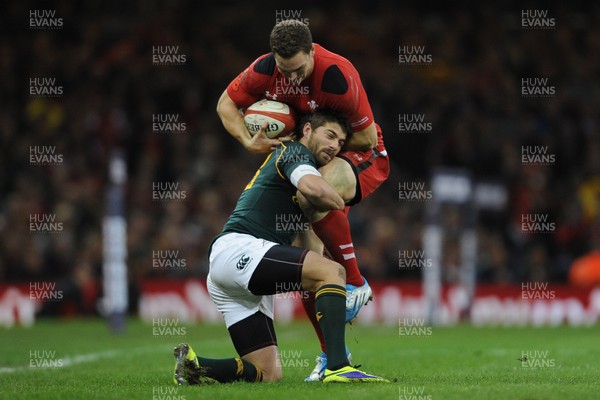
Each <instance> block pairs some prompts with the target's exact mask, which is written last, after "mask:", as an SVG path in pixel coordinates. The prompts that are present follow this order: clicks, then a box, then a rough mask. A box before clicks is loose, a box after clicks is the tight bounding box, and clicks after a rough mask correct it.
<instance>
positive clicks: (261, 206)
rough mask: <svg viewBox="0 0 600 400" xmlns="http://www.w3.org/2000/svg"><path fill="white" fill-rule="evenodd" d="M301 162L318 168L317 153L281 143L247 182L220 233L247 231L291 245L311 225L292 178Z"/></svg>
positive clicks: (255, 235) (297, 143) (296, 145)
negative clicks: (302, 208)
mask: <svg viewBox="0 0 600 400" xmlns="http://www.w3.org/2000/svg"><path fill="white" fill-rule="evenodd" d="M300 165H310V166H312V167H314V168H317V162H316V159H315V157H314V155H313V154H312V153H311V152H310V151H309V150H308V149H307V148H306V147H305V146H304V145H303V144H301V143H300V142H296V141H290V142H286V143H283V144H280V145H279V146H277V148H276V149H275V151H273V152H272V153H271V154H269V156H268V157H267V159H266V160H265V162H264V163H263V164H262V165H261V167H260V168H259V169H258V171H256V174H254V177H253V178H252V180H251V181H250V182H249V183H248V184H247V185H246V188H245V189H244V191H243V192H242V195H241V196H240V198H239V200H238V202H237V205H236V207H235V210H233V213H232V214H231V216H230V217H229V219H228V220H227V222H226V223H225V226H224V227H223V232H222V233H221V234H220V235H219V236H221V235H222V234H225V233H230V232H238V233H247V234H249V235H252V236H254V237H257V238H261V239H266V240H270V241H272V242H276V243H280V244H285V245H290V244H291V243H292V242H293V240H294V238H295V237H296V234H297V232H299V231H301V230H307V229H308V228H309V226H310V225H309V223H308V221H307V220H306V218H305V216H304V214H303V213H302V210H301V209H300V207H299V206H298V201H297V199H296V188H295V187H294V185H292V183H291V182H290V176H291V175H292V172H293V171H294V170H295V169H296V168H297V167H298V166H300Z"/></svg>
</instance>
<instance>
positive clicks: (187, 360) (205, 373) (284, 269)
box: [173, 111, 387, 385]
mask: <svg viewBox="0 0 600 400" xmlns="http://www.w3.org/2000/svg"><path fill="white" fill-rule="evenodd" d="M263 130H264V128H263ZM258 134H264V132H259V133H258ZM349 135H351V128H350V126H349V124H348V122H347V120H346V119H345V118H344V117H341V116H340V115H337V114H335V113H332V112H327V111H319V112H315V113H313V114H309V115H308V116H307V117H306V118H305V120H304V121H303V123H301V124H300V126H299V130H298V137H299V139H298V140H297V141H287V142H283V143H281V144H280V145H279V146H277V148H276V149H275V151H273V152H272V153H271V154H269V156H268V157H267V159H266V160H265V161H264V163H263V164H262V166H261V167H260V168H259V169H258V170H257V171H256V174H255V175H254V177H253V178H252V180H250V182H249V183H248V184H247V185H246V187H245V189H244V191H243V192H242V195H241V196H240V198H239V200H238V203H237V205H236V207H235V210H234V211H233V213H232V214H231V216H230V217H229V219H228V220H227V222H226V223H225V226H224V228H223V231H222V232H221V233H220V234H219V235H218V236H217V237H216V238H215V239H214V240H213V243H212V244H211V248H210V251H209V262H210V272H209V274H208V278H207V287H208V291H209V293H210V296H211V298H212V300H213V301H214V302H215V304H216V305H217V307H218V309H219V311H221V313H222V314H223V318H224V319H225V324H226V325H227V329H228V330H229V334H230V336H231V340H232V342H233V345H234V347H235V349H236V350H237V353H238V355H239V357H235V358H227V359H209V358H204V357H200V356H197V355H196V353H195V352H194V350H193V349H192V348H191V346H190V345H189V344H186V343H182V344H180V345H178V346H177V347H176V348H175V350H174V355H175V360H176V362H175V372H174V377H173V380H174V382H175V383H176V384H179V385H182V384H184V383H188V384H191V385H193V384H202V383H209V382H214V381H218V382H222V383H225V382H233V381H237V380H242V381H247V382H260V381H278V380H281V376H282V371H281V361H280V360H279V359H278V358H279V354H278V351H277V338H276V336H275V330H274V328H273V301H274V298H273V295H274V294H276V293H279V292H289V291H298V290H305V291H309V292H314V293H315V299H316V300H315V312H316V318H317V320H318V322H319V324H320V327H321V330H322V331H323V336H324V339H325V344H326V348H327V357H328V364H327V370H326V371H325V374H324V378H323V382H326V383H327V382H350V383H352V382H387V380H386V379H384V378H381V377H378V376H374V375H370V374H367V373H365V372H362V371H359V370H358V369H356V368H354V367H352V366H350V363H349V362H348V359H347V357H346V350H345V309H346V286H345V285H346V281H345V270H344V268H343V267H342V266H341V265H340V264H338V263H336V262H334V261H332V260H328V259H326V258H324V257H323V256H321V255H320V254H318V253H316V252H314V251H310V250H306V249H303V248H299V247H293V246H291V243H292V241H293V240H294V238H295V236H296V234H297V233H298V232H297V231H298V229H296V228H298V226H297V225H298V223H299V224H300V228H301V229H302V227H303V226H304V224H303V223H302V222H300V221H302V220H303V218H304V216H303V214H302V211H301V209H300V207H299V205H298V197H301V198H302V201H309V202H310V203H312V204H313V205H314V207H316V208H318V209H322V210H342V209H343V208H344V201H343V199H342V198H341V197H340V195H339V194H338V193H337V192H336V191H335V190H334V189H333V187H331V186H330V185H329V184H328V183H327V182H326V181H325V180H324V179H323V178H322V177H321V175H320V173H319V171H318V170H317V169H318V168H319V167H321V166H323V165H325V164H327V163H328V162H329V161H331V160H332V159H333V158H334V157H335V156H336V154H338V153H339V151H340V149H341V148H342V146H343V145H344V143H345V141H346V140H349V137H348V136H349Z"/></svg>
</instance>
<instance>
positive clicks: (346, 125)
mask: <svg viewBox="0 0 600 400" xmlns="http://www.w3.org/2000/svg"><path fill="white" fill-rule="evenodd" d="M307 122H310V126H311V128H312V129H313V130H314V129H317V128H318V127H320V126H323V125H325V124H326V123H328V122H333V123H337V124H339V125H340V127H341V128H342V131H344V133H345V134H346V143H347V142H348V141H349V140H350V138H351V137H352V126H350V121H348V118H346V116H345V115H344V114H341V113H339V112H337V111H333V110H318V111H313V112H311V113H309V114H306V115H305V116H304V117H302V120H301V122H300V125H298V128H297V129H296V135H297V137H298V138H301V137H302V130H303V129H304V125H306V123H307Z"/></svg>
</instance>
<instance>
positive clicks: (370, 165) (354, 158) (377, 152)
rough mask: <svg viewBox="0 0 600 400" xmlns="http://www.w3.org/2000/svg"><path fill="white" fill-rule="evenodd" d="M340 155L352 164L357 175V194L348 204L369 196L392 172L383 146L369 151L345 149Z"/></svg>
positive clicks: (353, 203) (350, 204)
mask: <svg viewBox="0 0 600 400" xmlns="http://www.w3.org/2000/svg"><path fill="white" fill-rule="evenodd" d="M338 157H340V158H341V159H343V160H346V161H347V162H348V163H349V164H350V165H351V166H352V170H353V171H354V175H355V176H356V195H355V196H354V198H353V199H352V200H350V201H349V202H348V203H347V204H346V205H347V206H353V205H355V204H357V203H359V202H360V201H361V200H362V199H365V198H367V197H369V195H371V193H373V192H374V191H375V190H377V188H378V187H379V186H380V185H381V184H382V183H383V181H385V180H386V179H387V178H388V175H389V174H390V159H389V157H388V156H387V151H386V150H385V148H384V147H383V146H377V148H376V149H373V150H369V151H344V152H342V153H340V154H338Z"/></svg>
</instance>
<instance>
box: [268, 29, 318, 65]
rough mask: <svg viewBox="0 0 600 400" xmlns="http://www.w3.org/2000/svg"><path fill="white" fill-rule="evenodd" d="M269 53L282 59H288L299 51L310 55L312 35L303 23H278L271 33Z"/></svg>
mask: <svg viewBox="0 0 600 400" xmlns="http://www.w3.org/2000/svg"><path fill="white" fill-rule="evenodd" d="M270 44H271V51H272V52H273V53H276V54H278V55H280V56H281V57H283V58H290V57H292V56H294V55H295V54H297V53H298V52H300V51H303V52H304V53H310V51H311V49H312V35H311V33H310V29H308V26H306V25H305V24H304V23H303V22H301V21H298V20H295V19H287V20H284V21H281V22H279V23H278V24H277V25H275V27H273V30H272V31H271V37H270Z"/></svg>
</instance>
